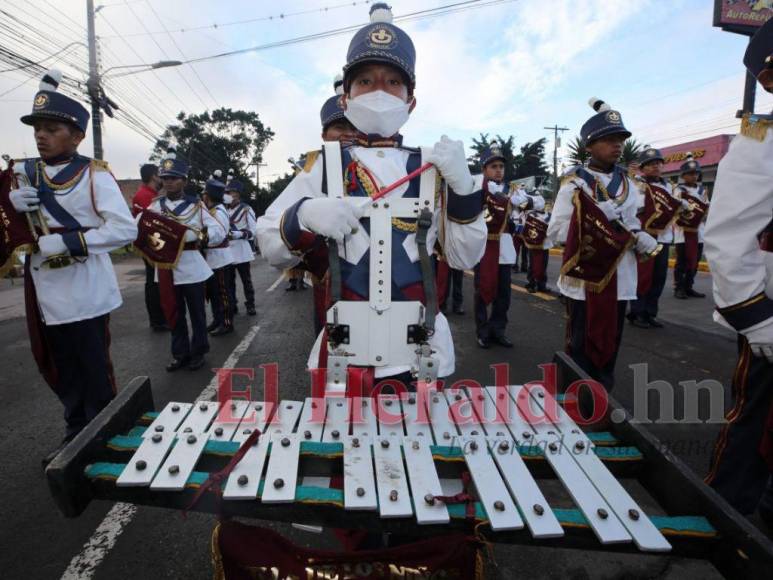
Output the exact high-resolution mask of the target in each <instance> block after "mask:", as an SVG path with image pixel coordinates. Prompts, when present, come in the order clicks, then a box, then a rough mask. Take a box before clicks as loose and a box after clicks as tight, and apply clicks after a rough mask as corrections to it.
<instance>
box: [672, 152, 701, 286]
mask: <svg viewBox="0 0 773 580" xmlns="http://www.w3.org/2000/svg"><path fill="white" fill-rule="evenodd" d="M700 180H701V166H700V163H698V162H697V161H695V159H693V156H692V154H691V153H689V154H688V155H687V159H686V160H685V162H684V163H682V166H681V168H680V180H679V183H678V184H677V186H676V188H675V189H674V195H676V197H678V198H679V199H681V200H682V201H684V205H683V210H682V212H681V213H680V215H679V217H678V218H677V221H676V228H675V232H674V243H675V244H676V266H675V268H674V286H675V287H674V296H675V297H676V298H679V299H680V300H686V299H687V298H705V297H706V295H705V294H704V293H702V292H697V291H696V290H693V283H694V282H695V274H696V273H697V272H698V263H699V262H700V259H701V254H702V253H703V232H704V230H705V228H706V225H705V219H706V213H707V212H708V206H709V198H708V195H707V192H706V188H704V187H703V184H702V183H700ZM693 216H694V217H693ZM694 222H697V223H694Z"/></svg>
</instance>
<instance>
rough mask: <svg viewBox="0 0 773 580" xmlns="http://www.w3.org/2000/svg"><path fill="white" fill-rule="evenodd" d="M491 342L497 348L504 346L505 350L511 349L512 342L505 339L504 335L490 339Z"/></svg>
mask: <svg viewBox="0 0 773 580" xmlns="http://www.w3.org/2000/svg"><path fill="white" fill-rule="evenodd" d="M491 340H493V341H494V342H495V343H497V344H498V345H499V346H504V347H505V348H513V341H512V340H510V339H509V338H507V337H506V336H505V335H504V334H503V335H501V336H494V337H492V339H491Z"/></svg>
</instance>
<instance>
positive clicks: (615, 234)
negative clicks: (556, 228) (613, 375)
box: [561, 189, 635, 367]
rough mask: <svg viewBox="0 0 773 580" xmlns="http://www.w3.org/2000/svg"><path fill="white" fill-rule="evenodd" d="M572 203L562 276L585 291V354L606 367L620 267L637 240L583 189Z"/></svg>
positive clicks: (614, 335) (611, 348)
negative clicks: (602, 209) (609, 217)
mask: <svg viewBox="0 0 773 580" xmlns="http://www.w3.org/2000/svg"><path fill="white" fill-rule="evenodd" d="M573 203H574V212H573V213H572V219H571V221H570V223H569V233H568V235H567V240H566V248H565V249H564V264H563V266H562V267H561V276H562V277H563V280H564V281H565V282H566V283H568V284H576V285H578V286H582V287H584V288H585V305H586V310H587V316H586V326H585V338H586V340H585V341H584V342H585V353H586V354H587V355H588V357H589V358H590V359H591V361H592V362H593V364H594V365H596V366H597V367H603V366H604V365H605V364H606V363H607V362H609V360H610V359H611V358H612V356H613V355H614V352H615V346H616V341H617V265H618V263H619V262H620V260H621V259H622V257H623V256H624V255H625V253H626V252H627V251H628V249H629V248H630V247H631V246H632V245H633V243H634V240H635V238H634V236H633V235H632V234H631V233H630V232H628V231H625V230H618V229H617V228H615V227H614V226H613V225H612V224H611V223H610V222H609V221H608V220H607V219H606V217H605V216H604V212H602V211H601V209H599V207H598V206H597V205H596V203H595V202H594V201H593V199H591V198H590V196H588V195H587V194H585V193H584V192H583V191H582V190H579V189H578V190H577V192H576V193H575V195H574V200H573Z"/></svg>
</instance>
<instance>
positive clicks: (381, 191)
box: [371, 163, 432, 200]
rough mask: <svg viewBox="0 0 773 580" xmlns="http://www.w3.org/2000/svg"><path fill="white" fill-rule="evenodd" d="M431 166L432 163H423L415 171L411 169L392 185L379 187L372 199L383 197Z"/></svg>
mask: <svg viewBox="0 0 773 580" xmlns="http://www.w3.org/2000/svg"><path fill="white" fill-rule="evenodd" d="M430 167H432V163H425V164H424V165H422V166H421V167H419V168H418V169H415V170H414V171H411V172H410V173H409V174H408V175H406V176H405V177H401V178H400V179H398V180H397V181H395V182H394V183H393V184H392V185H387V186H386V187H385V188H384V189H379V190H378V191H377V192H376V193H374V194H373V197H371V199H372V200H376V199H379V198H381V197H384V196H385V195H386V194H387V193H389V192H390V191H393V190H395V189H397V188H398V187H400V186H401V185H402V184H403V183H406V182H408V181H410V180H411V179H413V178H414V177H418V176H419V175H421V174H422V173H424V172H425V171H427V169H429V168H430Z"/></svg>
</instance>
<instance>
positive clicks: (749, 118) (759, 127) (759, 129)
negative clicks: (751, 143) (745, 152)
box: [741, 113, 773, 142]
mask: <svg viewBox="0 0 773 580" xmlns="http://www.w3.org/2000/svg"><path fill="white" fill-rule="evenodd" d="M771 127H773V116H771V115H752V114H750V113H747V114H746V115H744V116H743V121H741V135H743V136H744V137H749V139H754V140H755V141H760V142H762V141H764V140H765V135H767V133H768V129H770V128H771Z"/></svg>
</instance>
